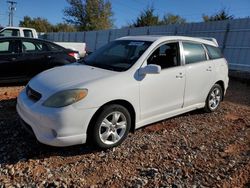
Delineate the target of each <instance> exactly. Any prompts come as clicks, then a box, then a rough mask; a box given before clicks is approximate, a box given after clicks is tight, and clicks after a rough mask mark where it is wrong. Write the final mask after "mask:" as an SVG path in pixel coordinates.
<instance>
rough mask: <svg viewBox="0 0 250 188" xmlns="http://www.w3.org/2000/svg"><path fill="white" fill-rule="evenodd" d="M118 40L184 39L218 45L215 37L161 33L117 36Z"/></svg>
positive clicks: (152, 40)
mask: <svg viewBox="0 0 250 188" xmlns="http://www.w3.org/2000/svg"><path fill="white" fill-rule="evenodd" d="M118 40H139V41H151V42H154V41H157V40H159V41H162V42H163V41H171V40H184V41H193V42H200V43H205V44H209V45H212V46H218V43H217V41H216V39H213V38H198V37H187V36H163V35H142V36H127V37H122V38H119V39H118Z"/></svg>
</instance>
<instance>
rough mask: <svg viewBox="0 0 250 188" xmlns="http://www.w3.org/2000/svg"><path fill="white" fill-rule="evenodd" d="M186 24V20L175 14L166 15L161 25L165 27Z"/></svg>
mask: <svg viewBox="0 0 250 188" xmlns="http://www.w3.org/2000/svg"><path fill="white" fill-rule="evenodd" d="M183 23H186V19H185V18H182V17H181V16H179V15H175V14H171V13H169V14H165V15H164V16H163V19H162V21H161V24H163V25H169V24H183Z"/></svg>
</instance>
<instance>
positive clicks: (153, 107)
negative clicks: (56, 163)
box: [17, 36, 228, 149]
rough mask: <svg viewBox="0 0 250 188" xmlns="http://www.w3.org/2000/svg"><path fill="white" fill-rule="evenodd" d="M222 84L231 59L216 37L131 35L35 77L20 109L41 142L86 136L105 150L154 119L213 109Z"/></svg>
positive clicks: (222, 90)
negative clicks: (226, 57)
mask: <svg viewBox="0 0 250 188" xmlns="http://www.w3.org/2000/svg"><path fill="white" fill-rule="evenodd" d="M227 87H228V66H227V62H226V60H225V58H223V56H222V54H221V52H220V50H219V48H218V44H217V42H216V40H215V39H213V40H208V39H201V38H191V37H182V36H129V37H123V38H120V39H117V40H115V41H113V42H110V43H109V44H107V45H105V46H104V47H102V48H100V49H98V50H97V51H95V52H94V53H92V54H91V55H89V56H87V57H86V58H85V59H84V60H82V61H79V62H78V63H76V64H74V65H67V66H63V67H57V68H53V69H50V70H48V71H45V72H43V73H40V74H39V75H37V76H36V77H34V78H33V79H32V80H31V81H30V82H29V83H28V85H27V86H26V88H25V89H24V90H23V91H22V92H21V93H20V95H19V97H18V102H17V112H18V114H19V116H20V117H21V122H22V125H24V126H25V127H26V128H29V129H30V130H32V132H34V134H35V136H36V138H37V139H38V140H39V141H40V142H41V143H44V144H48V145H52V146H69V145H75V144H82V143H86V142H87V141H90V142H91V143H94V144H95V145H96V146H98V147H100V148H103V149H105V148H111V147H114V146H117V145H119V144H120V143H122V142H123V141H124V139H125V138H126V136H127V135H128V133H129V132H130V131H134V130H135V129H138V128H140V127H142V126H145V125H148V124H151V123H153V122H157V121H160V120H163V119H166V118H169V117H172V116H176V115H179V114H182V113H185V112H188V111H191V110H195V109H199V108H204V109H205V111H207V112H212V111H214V110H216V109H217V108H218V106H219V104H220V102H221V101H222V99H223V97H224V94H225V92H226V89H227Z"/></svg>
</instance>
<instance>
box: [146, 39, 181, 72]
mask: <svg viewBox="0 0 250 188" xmlns="http://www.w3.org/2000/svg"><path fill="white" fill-rule="evenodd" d="M148 64H156V65H160V66H161V68H162V69H165V68H170V67H176V66H178V65H180V55H179V43H178V42H174V43H167V44H164V45H162V46H160V47H159V48H157V49H156V50H155V51H154V52H153V53H152V55H151V56H150V57H149V58H148Z"/></svg>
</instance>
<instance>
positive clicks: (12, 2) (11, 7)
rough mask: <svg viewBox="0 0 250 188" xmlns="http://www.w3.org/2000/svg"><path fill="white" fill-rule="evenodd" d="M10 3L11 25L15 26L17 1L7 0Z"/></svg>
mask: <svg viewBox="0 0 250 188" xmlns="http://www.w3.org/2000/svg"><path fill="white" fill-rule="evenodd" d="M7 3H9V26H13V17H14V11H16V4H17V2H16V1H7Z"/></svg>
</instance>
